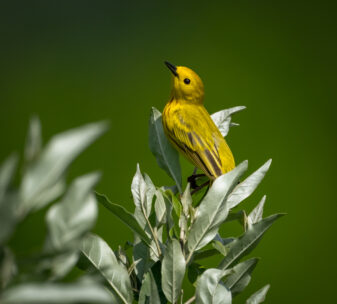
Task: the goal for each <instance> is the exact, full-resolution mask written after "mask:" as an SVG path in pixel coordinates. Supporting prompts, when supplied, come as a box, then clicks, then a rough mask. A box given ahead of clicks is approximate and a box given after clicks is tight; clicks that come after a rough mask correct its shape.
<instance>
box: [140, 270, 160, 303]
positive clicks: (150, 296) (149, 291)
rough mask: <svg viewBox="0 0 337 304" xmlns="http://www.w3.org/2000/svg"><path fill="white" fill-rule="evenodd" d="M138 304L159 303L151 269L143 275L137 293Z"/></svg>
mask: <svg viewBox="0 0 337 304" xmlns="http://www.w3.org/2000/svg"><path fill="white" fill-rule="evenodd" d="M138 303H139V304H145V303H149V304H159V303H160V297H159V292H158V288H157V284H156V281H155V279H154V277H153V274H152V272H151V271H149V272H147V273H146V274H145V275H144V280H143V282H142V287H141V289H140V293H139V302H138Z"/></svg>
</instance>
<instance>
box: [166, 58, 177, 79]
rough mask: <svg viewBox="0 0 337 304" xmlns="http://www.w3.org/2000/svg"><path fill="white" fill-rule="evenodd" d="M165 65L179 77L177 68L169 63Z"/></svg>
mask: <svg viewBox="0 0 337 304" xmlns="http://www.w3.org/2000/svg"><path fill="white" fill-rule="evenodd" d="M165 64H166V66H167V67H168V68H169V69H170V71H171V72H172V74H173V75H174V76H178V73H177V67H176V66H175V65H174V64H172V63H169V62H168V61H165Z"/></svg>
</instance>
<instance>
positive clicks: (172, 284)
mask: <svg viewBox="0 0 337 304" xmlns="http://www.w3.org/2000/svg"><path fill="white" fill-rule="evenodd" d="M185 268H186V263H185V258H184V256H183V254H182V252H181V247H180V243H179V241H178V240H176V239H173V240H170V241H169V243H168V245H167V248H166V251H165V254H164V258H163V262H162V267H161V275H162V278H161V282H162V289H163V292H164V294H165V296H166V298H167V300H168V301H169V302H171V303H175V302H176V301H177V300H178V297H179V295H180V292H181V284H182V282H183V278H184V275H185Z"/></svg>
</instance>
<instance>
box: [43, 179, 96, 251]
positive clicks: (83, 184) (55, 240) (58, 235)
mask: <svg viewBox="0 0 337 304" xmlns="http://www.w3.org/2000/svg"><path fill="white" fill-rule="evenodd" d="M99 178H100V174H98V173H91V174H87V175H84V176H81V177H78V178H76V179H75V180H74V181H73V182H72V184H71V185H70V187H69V189H68V191H67V193H66V194H65V196H64V197H63V199H62V200H61V202H59V203H57V204H54V205H53V206H52V207H51V208H50V209H49V210H48V213H47V217H46V219H47V225H48V230H49V234H48V236H49V240H50V242H49V244H50V245H51V247H52V248H53V249H54V250H64V249H65V248H69V247H72V246H74V243H76V241H79V240H80V238H81V237H82V236H83V235H84V233H86V232H87V231H89V230H90V229H91V228H92V226H93V225H94V223H95V220H96V217H97V205H96V199H95V197H94V196H93V195H91V194H90V193H91V191H92V189H93V187H94V186H95V185H96V184H97V182H98V180H99Z"/></svg>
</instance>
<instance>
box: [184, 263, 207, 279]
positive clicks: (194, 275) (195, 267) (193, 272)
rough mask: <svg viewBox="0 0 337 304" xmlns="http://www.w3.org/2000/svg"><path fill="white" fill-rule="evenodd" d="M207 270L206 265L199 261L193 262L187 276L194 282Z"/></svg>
mask: <svg viewBox="0 0 337 304" xmlns="http://www.w3.org/2000/svg"><path fill="white" fill-rule="evenodd" d="M205 270H206V269H205V266H202V265H200V264H198V263H191V264H190V265H189V266H188V269H187V277H188V280H189V281H190V283H192V284H194V283H195V282H196V281H197V279H198V277H199V276H200V275H201V274H202V273H203V272H204V271H205Z"/></svg>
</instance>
